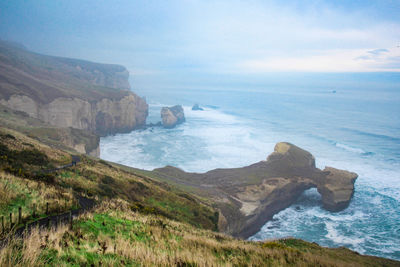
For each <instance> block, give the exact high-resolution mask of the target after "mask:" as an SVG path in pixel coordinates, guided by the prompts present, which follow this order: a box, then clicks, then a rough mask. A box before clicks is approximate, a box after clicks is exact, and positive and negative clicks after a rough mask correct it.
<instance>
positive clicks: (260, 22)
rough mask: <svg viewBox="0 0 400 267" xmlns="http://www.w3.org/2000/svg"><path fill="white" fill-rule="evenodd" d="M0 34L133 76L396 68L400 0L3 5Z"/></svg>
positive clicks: (102, 0) (399, 64) (35, 1)
mask: <svg viewBox="0 0 400 267" xmlns="http://www.w3.org/2000/svg"><path fill="white" fill-rule="evenodd" d="M0 38H1V39H7V40H13V41H17V42H20V43H23V44H24V45H25V46H27V47H28V48H30V49H32V50H34V51H37V52H41V53H46V54H51V55H58V56H66V57H75V58H83V59H88V60H92V61H97V62H105V63H117V64H122V65H124V66H126V67H127V68H128V69H129V70H130V72H131V73H133V74H134V75H136V76H143V75H152V74H156V73H172V72H180V73H185V72H188V73H189V72H190V73H196V72H198V73H212V74H235V73H241V74H246V73H249V74H252V73H268V72H292V71H301V72H303V71H306V72H308V71H311V72H366V71H400V47H398V46H400V1H399V0H393V1H390V0H387V1H385V0H380V1H379V0H377V1H371V0H360V1H359V0H353V1H347V0H339V1H337V0H336V1H333V0H332V1H311V0H310V1H305V0H304V1H252V0H249V1H244V0H226V1H217V0H214V1H209V0H203V1H200V0H180V1H168V0H159V1H155V0H143V1H138V0H136V1H133V0H131V1H128V0H126V1H106V0H92V1H82V0H79V1H75V0H68V1H56V0H48V1H43V0H32V1H20V0H9V1H7V0H1V2H0Z"/></svg>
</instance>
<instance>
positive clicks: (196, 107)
mask: <svg viewBox="0 0 400 267" xmlns="http://www.w3.org/2000/svg"><path fill="white" fill-rule="evenodd" d="M192 110H204V109H203V108H201V107H200V106H199V104H194V105H193V107H192Z"/></svg>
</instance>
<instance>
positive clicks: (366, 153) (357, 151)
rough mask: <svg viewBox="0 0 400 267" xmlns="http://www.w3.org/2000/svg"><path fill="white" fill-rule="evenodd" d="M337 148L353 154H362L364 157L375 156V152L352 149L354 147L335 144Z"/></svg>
mask: <svg viewBox="0 0 400 267" xmlns="http://www.w3.org/2000/svg"><path fill="white" fill-rule="evenodd" d="M335 146H336V147H339V148H342V149H344V150H347V151H350V152H353V153H357V154H361V155H363V156H369V155H374V154H375V153H374V152H367V151H364V150H362V149H361V148H357V147H352V146H349V145H345V144H342V143H335Z"/></svg>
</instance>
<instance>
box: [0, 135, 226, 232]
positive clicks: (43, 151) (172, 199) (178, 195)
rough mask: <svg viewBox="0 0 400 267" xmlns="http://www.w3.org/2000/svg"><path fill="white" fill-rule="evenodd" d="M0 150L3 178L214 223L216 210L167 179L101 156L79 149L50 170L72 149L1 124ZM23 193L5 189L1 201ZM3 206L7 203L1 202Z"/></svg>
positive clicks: (211, 225)
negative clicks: (77, 158) (74, 158)
mask: <svg viewBox="0 0 400 267" xmlns="http://www.w3.org/2000/svg"><path fill="white" fill-rule="evenodd" d="M0 153H1V157H0V171H1V172H0V177H1V179H2V181H5V180H6V179H7V177H10V176H12V177H16V178H19V179H25V180H26V182H27V183H28V181H29V182H34V183H36V184H37V185H38V186H43V187H45V188H48V189H49V191H50V190H56V191H57V192H58V193H59V194H60V195H62V194H63V193H64V191H71V192H74V193H75V194H80V195H85V196H88V197H91V198H96V199H97V200H98V201H99V202H101V201H103V200H105V199H112V198H118V199H122V200H125V201H128V202H129V204H130V207H131V209H132V210H134V211H140V212H143V213H146V214H158V215H162V216H164V217H167V218H170V219H174V220H179V221H185V222H188V223H190V224H192V225H194V226H196V227H202V228H206V229H216V228H217V222H218V215H217V213H216V212H215V211H214V210H213V209H212V208H210V207H208V206H205V205H203V204H201V203H200V202H199V201H198V200H196V198H194V197H191V196H189V195H188V194H186V193H184V192H183V191H179V190H177V189H174V188H171V187H170V186H167V185H166V184H162V183H159V182H156V181H153V180H151V179H149V178H146V177H142V176H140V175H135V174H134V173H132V172H126V171H123V170H121V169H119V168H117V167H114V166H112V165H110V164H109V163H107V162H105V161H101V160H100V161H99V160H97V159H95V158H90V157H87V156H84V155H81V162H80V163H79V164H77V166H74V167H71V168H67V169H61V170H58V171H56V172H50V173H49V172H46V170H48V169H53V168H55V167H57V166H60V165H64V164H66V163H70V162H71V155H70V154H69V153H67V152H64V151H62V150H58V149H54V148H51V147H49V146H47V145H45V144H43V143H41V142H39V141H37V140H35V139H32V138H30V137H28V136H25V135H23V134H21V133H18V132H16V131H13V130H10V129H5V128H0ZM8 180H9V181H10V183H9V184H7V186H14V187H18V185H17V181H19V180H18V179H11V178H10V179H8ZM4 183H6V182H4ZM44 193H47V192H44ZM28 197H29V196H28V195H26V194H24V193H21V194H19V195H18V197H16V196H12V195H10V197H8V198H7V199H6V200H4V203H14V202H15V201H17V200H16V199H22V200H18V201H19V203H30V202H29V201H28V200H27V198H28ZM7 205H8V204H7ZM22 208H23V209H25V208H26V209H29V207H24V206H23V207H22ZM2 209H6V206H3V207H0V210H2ZM27 219H28V218H27Z"/></svg>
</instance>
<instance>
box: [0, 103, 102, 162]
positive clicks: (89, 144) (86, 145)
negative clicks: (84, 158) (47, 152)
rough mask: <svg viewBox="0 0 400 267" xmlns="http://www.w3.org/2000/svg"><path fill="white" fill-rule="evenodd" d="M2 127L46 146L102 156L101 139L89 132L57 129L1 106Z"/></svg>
mask: <svg viewBox="0 0 400 267" xmlns="http://www.w3.org/2000/svg"><path fill="white" fill-rule="evenodd" d="M0 125H1V126H2V127H6V128H8V129H13V130H16V131H19V132H21V133H23V134H25V135H28V136H29V137H31V138H34V139H36V140H38V141H40V142H42V143H44V144H46V145H49V146H52V147H55V148H59V149H60V148H61V149H64V150H67V151H71V148H72V149H73V150H75V151H76V152H79V153H82V154H88V155H91V156H94V157H99V156H100V146H99V142H100V138H99V137H98V136H97V135H96V134H94V133H92V132H89V131H87V130H80V129H76V128H72V127H55V126H51V125H49V124H48V123H45V122H43V121H41V120H38V119H35V118H32V117H30V116H28V114H26V113H25V112H21V111H16V110H12V109H9V108H7V107H5V106H2V105H0Z"/></svg>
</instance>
